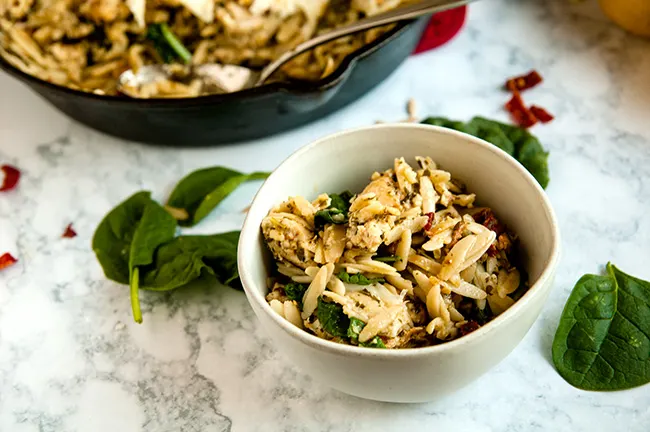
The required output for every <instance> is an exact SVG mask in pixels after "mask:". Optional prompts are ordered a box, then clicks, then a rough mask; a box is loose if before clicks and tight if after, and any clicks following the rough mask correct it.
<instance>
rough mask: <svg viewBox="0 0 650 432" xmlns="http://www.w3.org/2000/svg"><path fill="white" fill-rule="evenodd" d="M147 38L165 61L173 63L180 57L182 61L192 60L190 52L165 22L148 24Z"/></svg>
mask: <svg viewBox="0 0 650 432" xmlns="http://www.w3.org/2000/svg"><path fill="white" fill-rule="evenodd" d="M147 39H149V40H150V41H151V42H153V45H154V48H156V51H157V52H158V54H159V55H160V57H161V58H162V59H163V61H164V62H165V63H173V62H174V61H175V60H176V59H180V60H182V61H183V62H184V63H189V62H190V61H191V60H192V53H191V52H189V51H188V49H187V48H185V46H184V45H183V43H182V42H181V41H180V40H178V38H177V37H176V35H175V34H174V33H173V32H172V31H171V29H170V28H169V26H167V24H165V23H157V24H149V26H148V27H147Z"/></svg>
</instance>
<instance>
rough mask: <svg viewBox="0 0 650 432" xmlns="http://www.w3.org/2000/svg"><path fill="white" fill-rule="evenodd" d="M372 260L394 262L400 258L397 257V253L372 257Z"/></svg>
mask: <svg viewBox="0 0 650 432" xmlns="http://www.w3.org/2000/svg"><path fill="white" fill-rule="evenodd" d="M373 260H375V261H379V262H384V263H394V262H399V261H401V260H402V258H400V257H398V256H397V255H391V256H385V257H374V258H373Z"/></svg>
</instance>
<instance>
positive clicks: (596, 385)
mask: <svg viewBox="0 0 650 432" xmlns="http://www.w3.org/2000/svg"><path fill="white" fill-rule="evenodd" d="M553 363H554V364H555V367H556V368H557V370H558V372H559V373H560V375H561V376H562V377H563V378H564V379H565V380H566V381H567V382H568V383H569V384H571V385H572V386H574V387H577V388H580V389H583V390H593V391H613V390H624V389H629V388H633V387H638V386H641V385H644V384H648V383H649V382H650V282H647V281H643V280H641V279H637V278H635V277H632V276H630V275H627V274H625V273H623V272H622V271H620V270H619V269H617V268H616V267H615V266H614V265H612V264H611V263H610V264H607V274H606V275H604V276H598V275H585V276H583V277H582V278H580V280H579V281H578V282H577V283H576V286H575V287H574V288H573V291H572V292H571V295H570V296H569V299H568V300H567V303H566V306H565V307H564V311H563V312H562V318H561V319H560V325H559V326H558V329H557V332H556V333H555V339H554V340H553Z"/></svg>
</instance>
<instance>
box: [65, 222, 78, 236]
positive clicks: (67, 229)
mask: <svg viewBox="0 0 650 432" xmlns="http://www.w3.org/2000/svg"><path fill="white" fill-rule="evenodd" d="M61 237H63V238H73V237H77V232H76V231H75V230H74V229H72V224H68V226H67V227H65V231H63V235H62V236H61Z"/></svg>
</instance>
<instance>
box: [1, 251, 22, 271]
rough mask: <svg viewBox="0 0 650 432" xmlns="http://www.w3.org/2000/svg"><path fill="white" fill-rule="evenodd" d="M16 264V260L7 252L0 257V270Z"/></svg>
mask: <svg viewBox="0 0 650 432" xmlns="http://www.w3.org/2000/svg"><path fill="white" fill-rule="evenodd" d="M17 262H18V260H17V259H16V258H14V257H13V256H12V255H11V254H10V253H9V252H7V253H4V254H2V255H0V270H2V269H6V268H7V267H10V266H12V265H14V264H16V263H17Z"/></svg>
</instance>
